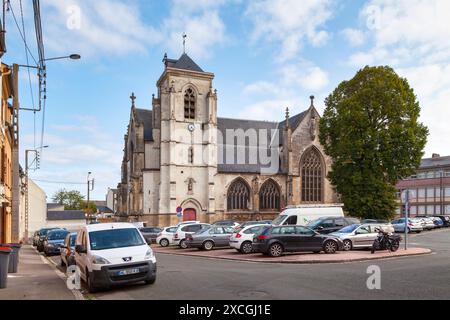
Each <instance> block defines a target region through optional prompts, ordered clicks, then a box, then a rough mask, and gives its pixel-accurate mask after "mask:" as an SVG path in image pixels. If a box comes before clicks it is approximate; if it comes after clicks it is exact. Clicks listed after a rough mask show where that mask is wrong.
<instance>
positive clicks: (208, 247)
mask: <svg viewBox="0 0 450 320" xmlns="http://www.w3.org/2000/svg"><path fill="white" fill-rule="evenodd" d="M202 247H203V249H204V250H207V251H209V250H211V249H212V248H214V242H212V241H209V240H208V241H205V242H204V243H203V246H202Z"/></svg>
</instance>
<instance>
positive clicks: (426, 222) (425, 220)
mask: <svg viewBox="0 0 450 320" xmlns="http://www.w3.org/2000/svg"><path fill="white" fill-rule="evenodd" d="M412 219H418V220H419V221H421V222H422V226H423V229H424V230H433V229H434V228H436V225H435V224H434V221H433V219H431V217H428V216H422V217H421V216H418V217H414V218H412Z"/></svg>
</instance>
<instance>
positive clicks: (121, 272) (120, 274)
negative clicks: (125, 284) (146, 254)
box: [117, 269, 139, 276]
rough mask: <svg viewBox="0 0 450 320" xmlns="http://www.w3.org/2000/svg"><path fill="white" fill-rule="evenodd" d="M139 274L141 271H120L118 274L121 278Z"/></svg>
mask: <svg viewBox="0 0 450 320" xmlns="http://www.w3.org/2000/svg"><path fill="white" fill-rule="evenodd" d="M136 273H139V269H125V270H120V271H119V272H117V274H118V275H119V276H126V275H129V274H136Z"/></svg>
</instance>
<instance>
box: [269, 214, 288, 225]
mask: <svg viewBox="0 0 450 320" xmlns="http://www.w3.org/2000/svg"><path fill="white" fill-rule="evenodd" d="M286 218H287V215H285V214H281V215H279V216H278V217H276V218H275V219H274V220H273V221H272V224H274V225H280V224H281V223H282V222H283V221H284V219H286Z"/></svg>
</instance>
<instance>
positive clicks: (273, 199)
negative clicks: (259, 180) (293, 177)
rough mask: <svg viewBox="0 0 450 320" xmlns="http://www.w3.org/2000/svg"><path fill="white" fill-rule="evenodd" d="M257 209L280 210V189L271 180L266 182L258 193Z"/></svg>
mask: <svg viewBox="0 0 450 320" xmlns="http://www.w3.org/2000/svg"><path fill="white" fill-rule="evenodd" d="M259 209H261V210H279V209H280V188H279V187H278V185H277V184H276V183H275V181H273V180H271V179H270V180H268V181H266V182H265V183H264V184H263V185H262V187H261V190H260V191H259Z"/></svg>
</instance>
